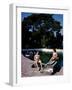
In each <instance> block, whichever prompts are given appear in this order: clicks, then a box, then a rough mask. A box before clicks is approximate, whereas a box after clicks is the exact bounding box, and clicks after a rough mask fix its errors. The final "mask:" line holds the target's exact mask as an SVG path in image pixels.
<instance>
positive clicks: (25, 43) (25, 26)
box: [22, 14, 62, 48]
mask: <svg viewBox="0 0 72 90" xmlns="http://www.w3.org/2000/svg"><path fill="white" fill-rule="evenodd" d="M61 28H62V26H61V25H60V22H58V21H56V20H54V19H53V14H32V15H30V16H28V17H26V18H24V20H23V21H22V48H44V47H45V48H46V47H47V48H54V47H57V45H58V44H60V45H59V46H58V48H60V47H61V43H62V41H61V42H58V40H57V38H59V36H57V37H54V34H53V32H54V31H56V32H60V30H61ZM57 43H58V44H57ZM56 44H57V45H56Z"/></svg>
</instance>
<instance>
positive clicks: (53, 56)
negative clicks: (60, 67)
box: [46, 49, 59, 65]
mask: <svg viewBox="0 0 72 90" xmlns="http://www.w3.org/2000/svg"><path fill="white" fill-rule="evenodd" d="M58 59H59V57H58V54H57V52H56V49H53V54H52V57H51V58H50V60H49V62H48V63H47V64H46V65H53V64H54V63H55V62H56V61H57V60H58Z"/></svg>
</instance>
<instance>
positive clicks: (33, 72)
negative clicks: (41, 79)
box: [21, 55, 63, 77]
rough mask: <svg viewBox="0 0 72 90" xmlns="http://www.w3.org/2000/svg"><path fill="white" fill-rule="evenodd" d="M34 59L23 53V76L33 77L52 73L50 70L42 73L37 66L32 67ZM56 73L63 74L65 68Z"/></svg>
mask: <svg viewBox="0 0 72 90" xmlns="http://www.w3.org/2000/svg"><path fill="white" fill-rule="evenodd" d="M32 64H33V61H32V60H30V59H28V58H26V57H24V56H23V55H21V76H22V77H32V76H47V75H50V73H48V72H43V73H41V72H40V71H38V70H37V68H31V66H32ZM54 75H63V68H61V70H60V71H59V72H57V73H55V74H54Z"/></svg>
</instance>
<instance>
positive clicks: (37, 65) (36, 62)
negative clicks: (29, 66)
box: [33, 52, 42, 71]
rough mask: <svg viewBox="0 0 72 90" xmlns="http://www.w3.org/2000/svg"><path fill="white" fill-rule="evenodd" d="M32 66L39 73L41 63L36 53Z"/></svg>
mask: <svg viewBox="0 0 72 90" xmlns="http://www.w3.org/2000/svg"><path fill="white" fill-rule="evenodd" d="M33 66H34V67H37V68H38V70H39V71H40V70H41V69H42V62H41V60H40V55H39V52H37V53H36V54H35V55H34V64H33Z"/></svg>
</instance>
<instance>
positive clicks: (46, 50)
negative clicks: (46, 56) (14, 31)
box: [22, 48, 63, 52]
mask: <svg viewBox="0 0 72 90" xmlns="http://www.w3.org/2000/svg"><path fill="white" fill-rule="evenodd" d="M22 51H42V52H52V51H53V49H46V48H38V49H22ZM56 51H57V52H63V49H56Z"/></svg>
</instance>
